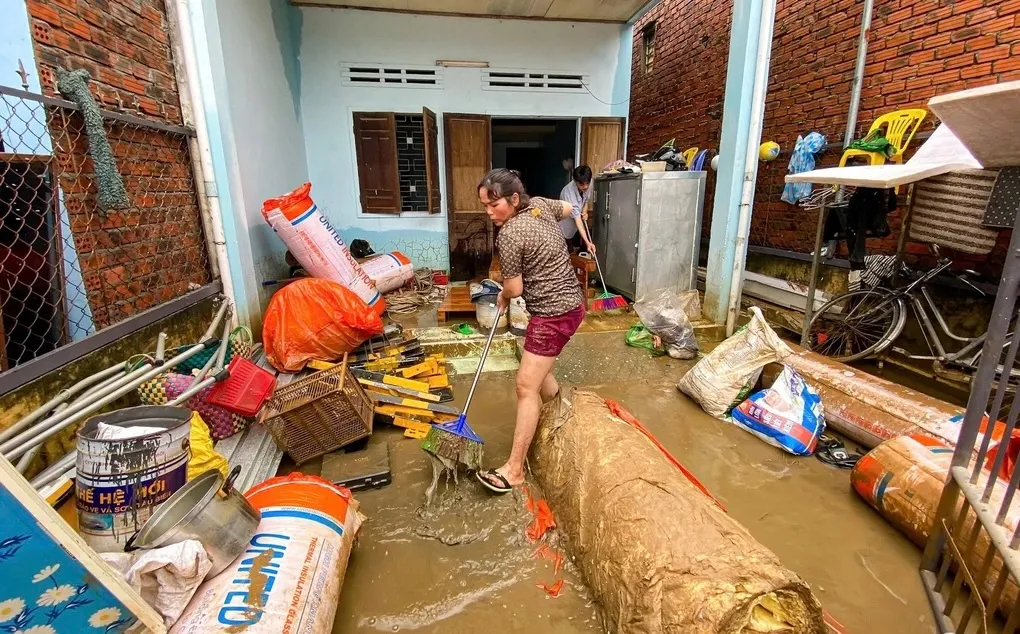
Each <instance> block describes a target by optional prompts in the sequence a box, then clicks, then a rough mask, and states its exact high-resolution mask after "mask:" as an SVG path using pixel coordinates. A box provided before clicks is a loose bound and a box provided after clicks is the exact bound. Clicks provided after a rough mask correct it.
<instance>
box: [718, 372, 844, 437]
mask: <svg viewBox="0 0 1020 634" xmlns="http://www.w3.org/2000/svg"><path fill="white" fill-rule="evenodd" d="M731 415H732V416H733V422H734V423H736V424H737V425H739V426H740V427H743V428H744V429H746V430H747V431H749V432H751V433H752V434H754V435H755V436H757V437H758V438H761V439H762V440H764V441H765V442H767V443H768V444H770V445H773V446H776V447H779V448H780V449H782V450H784V451H786V452H788V453H792V454H793V455H795V456H810V455H811V454H813V453H814V451H815V446H816V445H817V444H818V436H819V435H820V434H821V433H822V432H823V431H825V418H824V416H823V414H822V399H821V398H819V396H818V392H815V391H814V390H813V389H812V388H811V387H810V386H809V385H808V384H807V383H805V382H804V377H802V376H801V375H800V374H798V373H797V371H796V370H794V369H793V368H791V367H790V366H788V365H784V366H783V371H782V372H780V373H779V376H778V377H777V378H776V380H775V382H774V383H773V384H772V387H770V388H767V389H764V390H762V391H760V392H757V393H755V394H753V395H752V396H751V397H750V398H749V399H747V400H746V401H744V402H743V403H741V404H740V405H737V406H736V407H734V408H733V411H732V412H731Z"/></svg>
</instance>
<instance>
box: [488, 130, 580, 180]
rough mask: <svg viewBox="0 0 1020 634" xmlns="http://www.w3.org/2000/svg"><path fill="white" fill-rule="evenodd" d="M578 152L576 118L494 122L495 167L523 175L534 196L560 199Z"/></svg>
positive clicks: (493, 160) (493, 159)
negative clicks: (515, 171)
mask: <svg viewBox="0 0 1020 634" xmlns="http://www.w3.org/2000/svg"><path fill="white" fill-rule="evenodd" d="M576 152H577V120H576V119H493V120H492V167H493V168H496V167H505V168H507V169H512V170H517V171H518V172H520V174H521V179H522V180H523V181H524V187H525V188H526V189H527V191H528V194H530V195H532V196H543V197H546V198H559V195H560V190H561V189H563V186H564V185H565V184H567V183H568V182H569V181H570V169H572V168H573V165H574V161H575V155H576Z"/></svg>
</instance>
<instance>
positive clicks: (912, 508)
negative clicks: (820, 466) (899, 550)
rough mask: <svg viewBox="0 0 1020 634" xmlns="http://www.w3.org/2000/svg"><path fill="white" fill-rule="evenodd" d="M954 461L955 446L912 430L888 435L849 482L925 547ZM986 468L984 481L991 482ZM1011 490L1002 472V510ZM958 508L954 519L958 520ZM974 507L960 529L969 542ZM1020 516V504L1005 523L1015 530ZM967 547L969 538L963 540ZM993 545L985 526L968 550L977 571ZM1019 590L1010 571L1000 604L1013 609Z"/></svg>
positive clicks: (996, 501)
mask: <svg viewBox="0 0 1020 634" xmlns="http://www.w3.org/2000/svg"><path fill="white" fill-rule="evenodd" d="M952 462H953V448H952V447H950V446H949V445H948V444H946V443H944V442H941V441H938V440H935V439H934V438H930V437H929V436H927V435H925V434H913V435H910V436H901V437H900V438H893V439H892V440H887V441H886V442H884V443H882V444H881V445H879V446H878V447H875V448H874V449H872V450H871V451H869V452H868V453H867V454H865V455H864V457H863V458H861V459H860V460H858V461H857V464H856V465H855V466H854V468H853V471H851V472H850V482H851V484H852V485H853V487H854V490H855V491H857V493H858V494H859V495H860V496H861V497H862V498H864V500H865V501H866V502H867V503H868V504H869V505H870V506H871V507H872V508H874V509H875V510H876V511H878V513H879V514H880V515H881V516H882V517H884V518H885V519H886V520H888V521H889V523H890V524H892V525H893V526H895V527H896V528H897V529H899V530H900V531H901V532H902V533H903V534H904V535H906V536H907V537H909V538H910V541H912V542H914V543H915V544H917V545H918V546H920V547H922V548H923V547H924V546H925V544H927V543H928V536H929V535H930V534H931V528H932V525H933V524H934V523H935V512H936V510H937V509H938V505H939V500H941V499H942V490H943V489H944V488H945V482H946V480H948V479H949V468H950V466H951V464H952ZM987 476H988V474H987V472H986V473H985V474H984V475H983V476H982V478H981V482H987V480H986V478H987ZM1005 494H1006V482H1003V481H1002V479H1001V478H997V479H996V482H995V486H994V487H993V489H992V496H991V498H990V499H989V501H988V506H989V508H991V509H994V510H996V511H998V509H999V508H1000V506H1001V505H1002V500H1003V498H1004V496H1005ZM962 504H963V496H962V495H961V496H960V501H959V503H958V505H957V512H958V511H959V509H960V505H962ZM957 512H954V513H953V515H952V518H951V519H950V521H951V522H952V521H955V518H956V517H957ZM975 519H976V518H975V516H974V513H968V514H967V518H966V520H965V521H964V525H963V530H961V531H960V532H959V533H958V534H959V535H963V536H964V543H969V542H968V541H967V540H969V538H970V534H971V530H973V528H974V522H975ZM1018 522H1020V505H1017V504H1014V505H1012V506H1011V508H1010V510H1009V513H1007V515H1006V522H1005V526H1006V528H1007V529H1008V530H1010V531H1013V530H1016V526H1017V523H1018ZM960 546H961V548H964V544H960ZM989 548H990V541H989V538H988V532H987V531H985V530H983V529H982V530H980V531H979V532H978V539H977V542H976V543H975V545H974V548H973V549H971V550H970V551H969V552H968V554H967V555H966V556H965V559H966V561H967V567H968V568H969V569H970V571H971V572H972V573H975V574H976V573H977V572H978V571H979V570H981V567H982V565H983V564H984V560H985V557H986V556H987V554H988V549H989ZM1001 569H1002V559H1001V558H1000V557H999V556H998V555H995V558H994V559H993V560H992V568H991V571H990V572H989V573H988V575H987V577H986V581H985V584H984V587H983V588H982V589H981V595H982V596H983V597H984V598H985V599H986V600H987V599H988V595H989V593H990V592H991V590H992V589H993V587H994V585H995V581H996V579H997V578H998V575H999V571H1000V570H1001ZM1018 590H1020V588H1017V585H1016V583H1015V582H1014V580H1013V577H1012V576H1010V577H1009V580H1008V581H1007V582H1006V587H1005V589H1004V590H1003V594H1002V599H1001V601H1000V602H999V609H1000V612H1002V613H1003V615H1008V614H1009V613H1010V612H1011V611H1012V609H1013V606H1014V605H1016V601H1017V595H1018Z"/></svg>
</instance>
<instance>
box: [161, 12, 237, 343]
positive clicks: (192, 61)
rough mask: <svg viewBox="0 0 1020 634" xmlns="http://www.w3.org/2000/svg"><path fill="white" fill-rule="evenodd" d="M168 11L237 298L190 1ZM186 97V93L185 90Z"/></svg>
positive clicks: (221, 259)
mask: <svg viewBox="0 0 1020 634" xmlns="http://www.w3.org/2000/svg"><path fill="white" fill-rule="evenodd" d="M166 4H167V6H168V7H169V6H170V5H171V4H172V5H173V7H172V8H168V11H173V12H174V14H175V15H176V18H177V26H178V34H179V36H180V52H181V53H182V54H183V57H184V69H185V73H184V76H185V77H186V78H187V79H188V81H187V89H188V90H187V93H186V94H187V99H188V102H189V105H190V109H191V113H192V116H193V117H194V119H195V137H196V139H197V141H198V149H199V159H200V163H201V166H202V170H201V177H202V178H204V179H205V182H204V183H203V184H202V189H203V190H204V191H205V196H206V200H207V201H208V203H209V205H208V208H209V224H210V225H211V227H212V243H213V247H214V248H215V251H214V254H215V258H216V261H217V265H218V268H219V273H220V283H222V284H223V294H224V295H226V296H227V297H229V298H230V300H231V301H236V300H235V297H234V281H233V277H232V276H231V273H230V260H229V258H228V255H227V241H226V238H225V237H224V233H223V213H222V211H221V209H220V197H219V193H218V191H217V188H216V176H215V171H214V169H213V160H212V148H211V145H210V142H209V127H208V125H207V124H206V117H205V107H204V103H205V102H204V100H203V99H202V86H201V81H200V80H199V72H198V60H197V59H196V53H195V39H194V33H193V32H192V27H191V11H190V10H189V8H188V5H189V0H174V1H173V2H168V3H166ZM182 99H183V93H182ZM235 322H236V314H235V315H233V316H232V322H231V323H234V325H237V324H236V323H235Z"/></svg>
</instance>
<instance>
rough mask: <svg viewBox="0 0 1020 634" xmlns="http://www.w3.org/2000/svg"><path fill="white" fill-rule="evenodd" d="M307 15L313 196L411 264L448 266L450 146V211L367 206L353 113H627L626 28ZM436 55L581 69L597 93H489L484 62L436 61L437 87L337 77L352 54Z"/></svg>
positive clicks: (305, 68)
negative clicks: (395, 211) (369, 210)
mask: <svg viewBox="0 0 1020 634" xmlns="http://www.w3.org/2000/svg"><path fill="white" fill-rule="evenodd" d="M300 12H301V14H302V16H303V19H302V35H301V41H300V61H301V73H300V77H301V81H300V83H301V109H302V117H301V119H302V124H303V126H304V133H305V148H306V152H307V164H308V169H309V175H310V177H311V181H312V184H313V188H312V195H313V197H314V198H315V201H316V203H317V204H318V205H319V208H320V209H322V210H323V212H324V213H326V214H327V215H328V216H329V218H330V220H331V222H332V223H333V225H334V226H335V227H337V229H338V230H339V231H340V232H341V233H342V234H343V237H344V238H345V239H347V240H348V241H349V240H353V239H355V238H363V239H366V240H368V241H369V242H370V243H371V244H372V247H373V248H374V249H375V250H376V251H387V250H391V249H393V248H398V249H399V250H401V251H403V252H404V253H405V254H407V255H408V256H410V257H411V258H412V260H413V261H414V263H415V265H416V266H429V267H433V268H440V269H445V268H447V266H448V256H449V254H448V246H447V219H446V213H445V208H446V203H447V200H448V196H447V192H446V182H445V180H446V177H445V174H446V172H445V157H444V156H443V152H440V174H441V176H442V178H441V189H442V192H443V201H444V204H443V207H444V211H443V213H441V214H436V215H428V214H422V213H405V214H402V215H399V216H391V215H382V216H380V215H366V214H363V213H362V212H361V206H360V202H359V200H358V187H357V182H358V172H357V163H356V156H355V152H354V149H353V148H354V134H353V129H352V126H353V113H354V112H358V111H390V112H407V113H420V112H421V109H422V107H423V106H425V107H428V108H429V109H431V110H433V111H434V112H436V114H437V115H439V118H440V119H442V114H443V112H457V113H477V114H490V115H501V116H548V117H569V118H574V117H587V116H603V117H605V116H626V114H627V103H626V99H627V96H628V94H629V90H630V47H631V44H630V36H629V35H628V33H629V27H621V26H620V25H612V24H591V23H569V22H542V21H530V20H527V21H526V20H490V19H477V18H460V17H440V16H424V15H407V14H396V13H381V12H373V11H356V10H343V9H324V8H316V7H306V8H301V9H300ZM621 42H623V46H621ZM440 59H453V60H474V61H485V62H488V63H489V65H490V67H492V68H494V69H495V68H504V69H525V70H536V71H537V70H544V71H564V72H569V73H579V74H584V75H586V76H587V77H588V85H589V88H590V90H591V93H593V94H588V93H580V94H578V93H567V92H561V93H553V92H550V93H535V92H506V91H492V90H483V89H482V70H481V69H478V68H442V69H440V72H442V74H443V77H442V87H441V88H431V87H415V88H404V87H384V86H378V85H376V86H371V85H368V86H346V85H343V82H342V66H343V64H344V63H345V62H346V63H359V62H361V63H365V62H372V63H392V64H394V65H399V66H404V65H417V66H429V67H432V68H436V66H435V63H436V60H440ZM440 147H441V148H442V147H443V137H442V130H440Z"/></svg>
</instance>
